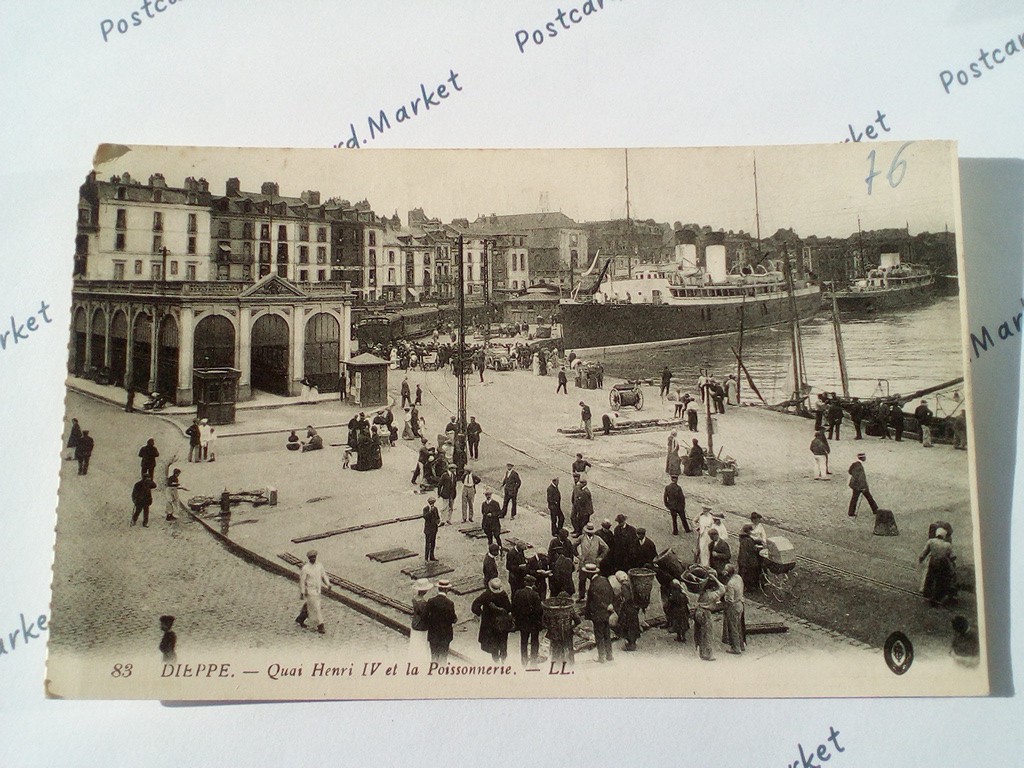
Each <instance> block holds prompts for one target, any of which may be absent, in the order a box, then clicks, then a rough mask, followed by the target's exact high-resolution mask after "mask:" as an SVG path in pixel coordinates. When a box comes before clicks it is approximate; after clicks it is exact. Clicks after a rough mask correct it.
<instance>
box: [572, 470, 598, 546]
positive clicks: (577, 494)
mask: <svg viewBox="0 0 1024 768" xmlns="http://www.w3.org/2000/svg"><path fill="white" fill-rule="evenodd" d="M593 515H594V498H593V496H591V494H590V488H588V487H587V478H585V477H581V478H580V481H579V482H578V483H576V487H575V488H573V490H572V528H573V533H575V534H576V535H577V536H579V535H580V534H581V533H582V532H583V529H585V528H586V527H587V524H588V523H589V522H590V518H591V517H593Z"/></svg>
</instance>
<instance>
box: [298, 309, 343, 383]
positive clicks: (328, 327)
mask: <svg viewBox="0 0 1024 768" xmlns="http://www.w3.org/2000/svg"><path fill="white" fill-rule="evenodd" d="M340 358H341V324H340V323H338V321H337V320H336V319H335V318H334V315H330V314H328V313H326V312H320V313H318V314H315V315H313V316H312V317H311V318H309V320H308V321H307V322H306V348H305V358H304V359H305V363H304V370H303V375H304V376H307V377H308V378H309V379H310V381H312V382H313V383H314V384H316V387H317V389H318V390H320V391H321V392H337V391H338V361H339V360H340Z"/></svg>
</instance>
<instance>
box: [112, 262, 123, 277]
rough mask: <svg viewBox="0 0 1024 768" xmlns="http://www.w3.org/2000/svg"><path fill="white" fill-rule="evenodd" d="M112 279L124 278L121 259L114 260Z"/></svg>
mask: <svg viewBox="0 0 1024 768" xmlns="http://www.w3.org/2000/svg"><path fill="white" fill-rule="evenodd" d="M114 279H115V280H124V262H123V261H115V262H114Z"/></svg>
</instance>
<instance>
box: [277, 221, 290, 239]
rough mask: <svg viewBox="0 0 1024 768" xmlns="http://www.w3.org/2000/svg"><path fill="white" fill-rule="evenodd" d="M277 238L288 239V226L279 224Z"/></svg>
mask: <svg viewBox="0 0 1024 768" xmlns="http://www.w3.org/2000/svg"><path fill="white" fill-rule="evenodd" d="M277 239H278V240H287V239H288V226H287V225H285V224H278V225H277Z"/></svg>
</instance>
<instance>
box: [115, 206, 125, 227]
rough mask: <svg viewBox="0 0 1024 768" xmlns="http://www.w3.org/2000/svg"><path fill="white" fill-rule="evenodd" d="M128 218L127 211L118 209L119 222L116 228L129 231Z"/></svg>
mask: <svg viewBox="0 0 1024 768" xmlns="http://www.w3.org/2000/svg"><path fill="white" fill-rule="evenodd" d="M127 218H128V211H126V210H125V209H124V208H118V209H117V222H116V224H115V226H116V227H117V228H118V229H127Z"/></svg>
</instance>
